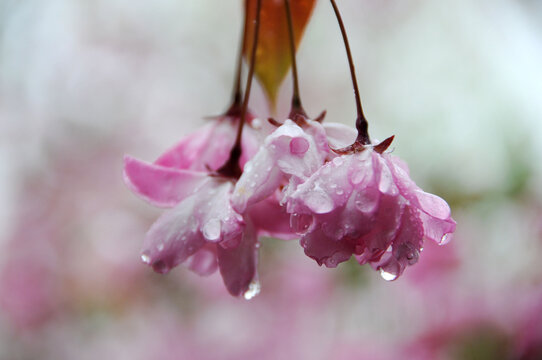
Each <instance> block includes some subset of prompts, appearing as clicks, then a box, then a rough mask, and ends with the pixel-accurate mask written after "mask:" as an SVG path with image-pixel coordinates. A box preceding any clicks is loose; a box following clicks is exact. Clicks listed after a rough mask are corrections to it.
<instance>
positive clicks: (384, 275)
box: [380, 268, 397, 281]
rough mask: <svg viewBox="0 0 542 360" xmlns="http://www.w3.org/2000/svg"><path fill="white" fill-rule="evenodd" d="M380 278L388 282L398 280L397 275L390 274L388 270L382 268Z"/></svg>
mask: <svg viewBox="0 0 542 360" xmlns="http://www.w3.org/2000/svg"><path fill="white" fill-rule="evenodd" d="M380 276H382V279H384V280H386V281H393V280H395V279H397V275H396V274H392V273H389V272H387V271H386V270H384V269H382V268H381V269H380Z"/></svg>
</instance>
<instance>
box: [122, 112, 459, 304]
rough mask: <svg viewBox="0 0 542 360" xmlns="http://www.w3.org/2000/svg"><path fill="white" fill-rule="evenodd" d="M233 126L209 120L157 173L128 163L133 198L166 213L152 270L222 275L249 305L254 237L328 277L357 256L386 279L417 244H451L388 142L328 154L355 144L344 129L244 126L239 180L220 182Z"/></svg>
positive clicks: (149, 259)
mask: <svg viewBox="0 0 542 360" xmlns="http://www.w3.org/2000/svg"><path fill="white" fill-rule="evenodd" d="M251 119H252V117H251ZM238 123H239V118H238V117H235V116H233V117H232V116H224V117H221V118H219V119H217V120H214V122H213V123H211V124H208V125H207V126H206V127H204V128H203V129H201V130H200V131H198V132H196V133H194V134H192V135H188V136H187V137H185V138H184V139H182V140H181V141H180V143H179V144H177V145H176V146H175V147H173V148H172V149H170V150H169V151H167V152H166V153H165V154H163V155H162V156H160V157H159V159H158V160H156V161H155V162H154V163H147V162H143V161H140V160H137V159H134V158H132V157H128V156H127V157H126V158H125V164H124V165H125V167H124V179H125V182H126V184H127V185H128V186H129V187H130V189H131V190H132V191H133V192H134V193H136V194H137V195H139V196H140V197H142V198H143V199H145V200H147V201H148V202H150V203H151V204H153V205H156V206H159V207H164V208H169V209H168V210H166V211H165V212H164V214H163V215H162V216H161V217H160V218H159V219H158V220H157V221H156V222H155V223H154V224H153V225H152V227H151V228H150V230H149V231H148V233H147V235H146V238H145V240H144V245H143V250H142V259H143V261H144V262H145V263H147V264H148V265H150V266H152V267H153V269H154V270H155V271H157V272H159V273H166V272H168V271H169V270H170V269H171V268H173V267H175V266H177V265H179V264H181V263H186V264H187V265H188V267H189V268H190V269H191V270H193V271H195V272H196V273H198V274H201V275H208V274H211V273H213V272H215V271H216V270H217V269H219V271H220V273H221V275H222V277H223V280H224V283H225V285H226V288H227V289H228V291H229V292H230V293H231V294H232V295H234V296H239V295H244V296H245V298H251V297H253V296H254V295H256V294H257V293H258V292H259V287H260V285H259V283H258V276H257V269H256V268H257V252H258V248H259V240H258V239H259V237H261V236H271V237H274V238H278V239H284V240H289V239H295V238H300V243H301V245H302V247H303V248H304V251H305V254H306V255H307V256H309V257H311V258H313V259H314V260H316V261H317V262H318V264H320V265H321V264H324V265H326V266H327V267H336V266H337V265H338V264H339V263H341V262H344V261H346V260H348V259H350V258H351V257H352V256H354V257H355V258H356V259H357V261H358V262H359V263H360V264H366V263H369V264H370V265H371V266H372V267H373V268H375V269H376V270H379V271H380V272H381V275H382V277H383V278H384V279H386V280H394V279H396V278H397V277H398V276H399V275H401V274H402V272H403V271H404V270H405V268H406V267H407V266H409V265H413V264H415V263H416V262H417V261H418V258H419V254H420V252H421V251H422V249H423V242H424V240H425V239H428V240H432V241H435V242H437V243H438V244H444V243H446V242H448V241H449V240H450V237H451V235H452V233H453V232H454V230H455V221H454V220H453V219H452V218H451V214H450V208H449V206H448V204H447V203H446V202H445V201H444V200H443V199H441V198H440V197H438V196H436V195H432V194H429V193H426V192H424V191H422V190H421V189H420V188H419V187H418V186H417V185H416V184H415V183H414V181H412V180H411V179H410V176H409V170H408V167H407V165H406V164H405V163H404V162H403V161H402V160H400V159H399V158H398V157H396V156H393V155H391V154H389V153H386V152H385V150H386V148H387V147H388V146H389V144H390V142H391V139H388V140H386V141H384V142H382V143H380V144H374V145H359V144H358V145H359V146H350V148H344V149H349V150H348V151H342V152H340V151H333V150H332V148H340V147H345V146H348V145H349V144H352V142H353V140H354V139H355V137H356V131H355V130H354V129H353V128H349V127H347V126H345V125H341V124H333V123H328V124H325V123H324V124H321V123H319V122H317V121H312V120H305V119H302V120H299V119H298V120H297V121H296V122H294V121H292V120H286V121H285V122H284V123H283V124H282V125H280V126H278V127H277V128H276V129H274V131H266V130H263V129H257V128H256V127H255V126H253V125H252V124H251V123H249V124H247V125H246V126H245V128H246V129H245V131H244V133H243V137H242V141H241V145H242V146H241V147H242V156H241V158H240V161H239V165H240V166H241V168H242V169H243V171H242V173H241V175H240V176H239V177H229V176H224V175H222V174H220V172H219V171H218V170H219V169H220V168H221V166H222V165H223V164H225V163H226V162H227V161H228V155H229V154H230V150H231V148H232V146H233V144H234V141H235V137H236V130H237V126H238ZM260 139H261V140H260ZM354 144H355V145H356V143H354Z"/></svg>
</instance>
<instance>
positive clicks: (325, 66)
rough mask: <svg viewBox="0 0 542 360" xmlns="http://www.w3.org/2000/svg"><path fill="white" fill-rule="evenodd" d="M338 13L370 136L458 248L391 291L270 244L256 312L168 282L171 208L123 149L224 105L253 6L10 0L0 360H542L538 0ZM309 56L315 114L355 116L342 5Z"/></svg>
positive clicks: (356, 269) (196, 282)
mask: <svg viewBox="0 0 542 360" xmlns="http://www.w3.org/2000/svg"><path fill="white" fill-rule="evenodd" d="M337 2H338V5H339V7H340V8H341V10H342V12H343V16H344V21H345V24H346V27H347V30H348V32H349V35H350V42H351V45H352V50H353V52H354V57H355V61H356V66H357V74H358V80H359V82H360V90H361V95H362V100H363V102H364V108H365V113H366V115H367V118H368V119H369V122H370V132H371V135H372V137H374V138H377V139H384V138H386V137H388V136H390V135H392V134H394V135H395V136H396V137H395V141H394V144H393V147H394V153H395V154H397V155H399V156H401V157H402V158H403V159H404V160H406V161H407V162H408V163H409V165H410V168H411V174H412V177H413V179H414V180H415V181H416V182H417V183H418V185H420V186H421V187H422V188H423V189H424V190H426V191H429V192H433V193H436V194H438V195H439V196H441V197H443V198H444V199H446V200H447V201H448V202H449V203H450V205H451V207H452V214H453V216H454V218H455V220H456V221H457V223H458V227H457V232H456V235H455V237H454V240H453V241H452V242H451V243H449V244H448V245H446V246H443V247H438V246H436V245H434V244H430V243H426V247H425V249H424V252H423V254H422V256H421V258H420V262H419V263H418V264H417V265H416V266H414V267H411V268H409V269H407V271H406V272H405V274H404V275H403V276H402V277H401V278H399V279H398V280H397V281H395V282H386V281H384V280H382V279H381V278H380V276H379V275H378V273H377V272H375V271H373V270H371V269H370V268H368V267H367V266H364V267H360V266H359V265H356V263H355V262H353V261H350V262H347V263H344V264H341V265H340V266H339V267H338V268H337V269H326V268H320V267H318V265H317V264H316V263H315V262H314V261H312V260H310V259H308V258H306V257H305V256H304V254H303V250H302V248H301V247H300V246H299V244H298V242H297V241H291V242H282V241H277V240H271V239H264V240H263V241H262V247H261V256H260V265H259V272H260V281H261V284H262V292H261V294H260V295H259V296H258V297H256V298H254V299H253V300H251V301H245V300H243V299H236V298H232V297H230V296H229V295H228V294H227V292H226V290H225V288H224V286H223V284H222V280H221V278H220V276H219V275H218V274H215V275H212V276H210V277H205V278H202V277H198V276H197V275H195V274H193V273H191V272H190V271H189V270H188V269H187V268H185V267H182V266H181V267H179V268H177V269H175V270H174V271H172V272H171V273H169V274H168V275H165V276H164V275H158V274H155V273H153V272H152V270H151V269H150V268H149V267H147V266H145V265H144V264H142V263H141V261H140V255H139V249H140V246H141V244H142V240H143V237H144V234H145V232H146V230H147V228H148V227H149V226H150V224H151V223H152V222H153V221H154V219H156V218H157V217H158V215H159V214H160V213H161V210H159V209H155V208H152V207H151V206H148V205H147V204H145V203H143V202H142V201H141V200H139V199H137V198H136V197H135V196H134V195H133V194H131V193H130V192H129V191H128V189H127V188H125V186H124V185H123V183H122V176H121V174H122V157H123V155H124V154H126V153H128V154H131V155H133V156H135V157H138V158H141V159H144V160H148V161H152V160H154V159H155V158H156V157H157V156H158V155H159V154H160V153H161V152H163V151H164V150H165V149H167V148H169V147H170V146H171V145H172V144H173V143H175V142H176V141H178V140H179V139H180V138H181V137H182V136H183V135H186V134H188V133H190V132H191V131H193V130H194V129H196V128H197V127H199V126H201V125H203V124H204V123H205V121H206V120H203V117H204V116H208V115H216V114H219V113H221V112H223V111H224V110H225V109H226V107H227V105H228V104H229V100H230V92H231V88H232V82H233V75H234V66H235V59H236V56H237V50H236V49H237V46H238V40H239V37H240V30H241V28H242V23H241V22H242V6H241V3H242V2H241V0H221V1H217V0H214V1H209V0H208V1H201V0H182V1H181V0H156V1H152V2H151V1H148V2H142V1H128V0H107V1H105V0H94V1H85V0H47V1H39V0H25V1H15V0H0V199H2V206H1V207H0V359H8V360H18V359H97V358H105V359H130V360H135V359H376V360H379V359H542V266H541V265H540V264H541V261H540V256H541V255H542V190H541V189H542V186H541V185H542V161H541V158H542V142H541V141H540V138H541V137H542V69H541V64H542V21H541V20H542V2H540V1H538V0H442V1H438V2H437V1H432V0H386V1H371V0H339V1H337ZM298 62H299V73H300V74H299V75H300V82H301V91H302V97H303V101H304V103H305V108H306V110H307V112H308V113H309V114H311V115H316V114H317V113H319V112H320V111H321V110H323V109H324V108H325V109H326V110H327V111H328V116H327V118H326V121H333V122H343V123H346V124H353V122H354V118H355V105H354V100H353V97H352V90H351V84H350V78H349V74H348V67H347V63H346V58H345V53H344V48H343V45H342V40H341V38H340V33H339V29H338V27H337V24H336V21H335V18H334V16H333V12H332V11H331V6H330V4H329V3H328V2H327V1H323V0H320V1H319V2H318V3H317V6H316V8H315V11H314V15H313V18H312V20H311V22H310V23H309V25H308V27H307V29H306V35H305V38H304V40H303V42H302V44H301V47H300V49H299V53H298ZM289 96H290V82H289V80H287V81H285V83H284V84H283V88H282V93H281V96H280V101H279V105H278V107H277V109H276V112H275V113H274V114H275V115H276V117H277V118H283V117H284V116H285V115H286V113H287V110H288V106H287V105H288V99H289ZM251 101H252V102H251V107H252V108H253V110H254V112H255V113H256V114H258V115H259V116H262V117H265V116H268V115H269V114H270V110H269V109H268V108H267V106H266V103H265V100H264V98H263V95H262V92H261V90H260V89H259V88H256V89H255V91H254V93H253V96H252V100H251ZM207 121H208V120H207Z"/></svg>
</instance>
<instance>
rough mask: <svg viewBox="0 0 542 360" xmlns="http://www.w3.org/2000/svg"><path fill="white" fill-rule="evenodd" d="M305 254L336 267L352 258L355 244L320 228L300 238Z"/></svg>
mask: <svg viewBox="0 0 542 360" xmlns="http://www.w3.org/2000/svg"><path fill="white" fill-rule="evenodd" d="M300 243H301V246H302V247H303V248H304V249H305V255H307V256H308V257H310V258H312V259H314V260H316V262H317V263H318V264H319V265H322V264H324V265H325V266H327V267H330V268H334V267H337V265H338V264H339V263H341V262H344V261H347V260H348V259H350V257H351V256H352V254H353V253H354V248H355V247H354V244H353V243H352V242H350V241H348V240H347V239H346V238H343V239H341V241H337V240H336V239H334V238H332V237H329V236H328V235H326V234H325V233H324V231H323V230H322V229H321V228H320V229H316V230H314V231H311V232H310V233H308V234H306V235H305V236H303V237H302V238H301V240H300Z"/></svg>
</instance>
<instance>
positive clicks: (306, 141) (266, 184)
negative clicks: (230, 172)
mask: <svg viewBox="0 0 542 360" xmlns="http://www.w3.org/2000/svg"><path fill="white" fill-rule="evenodd" d="M328 153H329V146H328V144H327V139H326V134H325V131H324V129H323V128H322V125H320V124H319V123H317V122H314V121H310V122H308V123H307V129H306V130H304V129H302V128H301V127H300V126H299V125H297V124H295V123H294V122H293V121H291V120H286V122H285V123H284V124H283V125H282V126H280V127H279V128H278V129H276V130H275V131H274V132H273V133H272V134H271V135H269V136H268V137H267V138H266V139H265V141H264V144H263V145H262V147H261V148H260V149H259V150H258V152H257V153H256V155H254V157H253V158H252V159H251V160H250V161H249V162H248V163H247V164H246V166H245V168H244V170H243V174H242V175H241V177H240V178H239V181H238V182H237V184H236V185H235V191H234V193H233V197H232V204H233V207H234V208H235V209H236V210H237V211H240V212H243V211H245V209H246V208H247V207H249V206H251V205H253V204H256V203H258V202H260V201H262V200H263V199H266V198H268V197H269V196H271V195H273V194H274V193H275V191H277V189H279V187H281V186H286V185H287V184H288V182H289V186H288V187H287V189H293V188H295V186H297V184H299V183H302V182H304V181H305V180H307V179H308V178H309V177H310V176H311V175H312V174H313V173H314V172H315V171H316V170H318V168H320V166H322V165H323V164H324V161H325V159H326V157H327V155H328ZM287 191H288V190H286V191H285V192H287Z"/></svg>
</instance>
